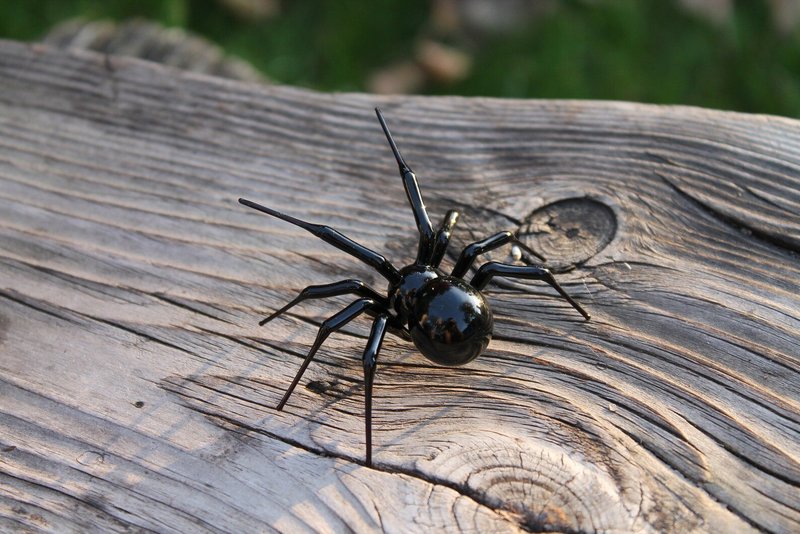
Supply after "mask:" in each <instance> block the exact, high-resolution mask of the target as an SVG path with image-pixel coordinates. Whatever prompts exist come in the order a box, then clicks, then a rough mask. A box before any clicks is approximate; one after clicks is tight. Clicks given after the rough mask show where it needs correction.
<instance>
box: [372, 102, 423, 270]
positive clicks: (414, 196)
mask: <svg viewBox="0 0 800 534" xmlns="http://www.w3.org/2000/svg"><path fill="white" fill-rule="evenodd" d="M375 114H376V115H377V116H378V121H379V122H380V123H381V128H383V133H384V134H385V135H386V140H387V141H389V146H390V147H391V149H392V152H393V153H394V158H395V159H396V160H397V166H398V167H399V168H400V176H401V177H402V178H403V187H404V188H405V190H406V196H407V197H408V202H409V204H411V210H412V211H413V212H414V220H415V221H416V223H417V230H419V247H418V248H417V260H416V263H417V264H421V263H424V262H425V261H426V260H427V259H428V258H430V257H431V252H432V251H433V247H434V242H435V239H436V236H435V235H434V233H433V225H432V224H431V220H430V219H429V218H428V212H427V211H426V210H425V204H424V203H423V202H422V193H420V191H419V184H418V183H417V177H416V175H415V174H414V172H413V171H412V170H411V168H410V167H409V166H408V165H406V162H405V160H403V156H402V155H401V154H400V151H399V150H398V149H397V145H396V144H395V142H394V138H393V137H392V134H391V133H390V132H389V127H388V126H387V125H386V120H385V119H384V118H383V113H381V110H380V109H379V108H375Z"/></svg>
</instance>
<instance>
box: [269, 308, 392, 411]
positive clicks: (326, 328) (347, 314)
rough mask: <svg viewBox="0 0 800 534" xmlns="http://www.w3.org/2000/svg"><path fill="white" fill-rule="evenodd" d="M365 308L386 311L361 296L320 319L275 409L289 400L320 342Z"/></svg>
mask: <svg viewBox="0 0 800 534" xmlns="http://www.w3.org/2000/svg"><path fill="white" fill-rule="evenodd" d="M367 310H372V311H375V312H376V313H383V312H386V308H385V307H383V306H382V305H380V304H378V303H376V302H375V301H374V300H372V299H368V298H362V299H358V300H356V301H355V302H352V303H351V304H350V305H349V306H347V307H346V308H345V309H343V310H342V311H340V312H339V313H337V314H336V315H333V316H331V317H328V318H327V319H325V320H324V321H322V326H320V327H319V332H317V339H315V340H314V344H313V345H312V346H311V350H310V351H308V356H306V359H305V360H304V361H303V365H301V366H300V370H299V371H297V375H296V376H295V377H294V380H292V383H291V385H290V386H289V389H287V390H286V393H285V394H284V395H283V398H282V399H281V402H279V403H278V406H277V409H278V410H283V407H284V405H285V404H286V401H288V400H289V397H290V396H291V395H292V392H293V391H294V388H295V387H296V386H297V383H298V382H300V379H301V378H302V377H303V373H305V371H306V368H307V367H308V364H309V363H311V360H312V359H313V358H314V355H315V354H316V353H317V350H319V348H320V346H321V345H322V343H323V342H324V341H325V340H326V339H327V338H328V336H329V335H331V334H332V333H333V332H336V331H337V330H339V329H340V328H342V327H343V326H344V325H346V324H347V323H349V322H350V321H352V320H353V319H355V318H356V317H358V316H359V315H361V314H362V313H364V312H365V311H367Z"/></svg>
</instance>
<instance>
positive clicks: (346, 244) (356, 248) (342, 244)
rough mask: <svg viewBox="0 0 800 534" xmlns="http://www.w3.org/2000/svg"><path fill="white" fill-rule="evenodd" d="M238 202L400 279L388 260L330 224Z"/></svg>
mask: <svg viewBox="0 0 800 534" xmlns="http://www.w3.org/2000/svg"><path fill="white" fill-rule="evenodd" d="M239 203H240V204H244V205H245V206H247V207H250V208H253V209H256V210H258V211H261V212H263V213H266V214H267V215H272V216H273V217H277V218H278V219H281V220H284V221H286V222H288V223H292V224H294V225H296V226H299V227H300V228H302V229H304V230H307V231H308V232H311V233H312V234H313V235H315V236H317V237H318V238H320V239H322V240H323V241H325V242H326V243H329V244H331V245H333V246H334V247H336V248H338V249H339V250H342V251H344V252H346V253H348V254H350V255H351V256H353V257H355V258H357V259H359V260H361V261H363V262H364V263H366V264H367V265H369V266H370V267H372V268H373V269H375V270H376V271H378V273H380V274H381V276H383V277H384V278H386V279H387V280H389V282H392V283H396V282H399V280H400V273H399V272H397V269H396V268H395V267H394V265H392V264H391V263H390V262H389V260H387V259H386V258H384V257H383V256H381V255H380V254H378V253H377V252H375V251H373V250H370V249H368V248H367V247H365V246H364V245H360V244H358V243H356V242H355V241H353V240H352V239H350V238H349V237H347V236H345V235H343V234H341V233H339V232H337V231H336V230H334V229H333V228H331V227H330V226H323V225H321V224H312V223H309V222H306V221H302V220H300V219H296V218H294V217H292V216H291V215H286V214H284V213H281V212H279V211H276V210H274V209H272V208H268V207H266V206H262V205H261V204H256V203H255V202H252V201H250V200H247V199H244V198H240V199H239Z"/></svg>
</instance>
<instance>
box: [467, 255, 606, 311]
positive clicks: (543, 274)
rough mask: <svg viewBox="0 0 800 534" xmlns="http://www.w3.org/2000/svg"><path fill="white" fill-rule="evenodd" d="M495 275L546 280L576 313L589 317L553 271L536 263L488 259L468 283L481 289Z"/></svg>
mask: <svg viewBox="0 0 800 534" xmlns="http://www.w3.org/2000/svg"><path fill="white" fill-rule="evenodd" d="M495 276H505V277H508V278H526V279H528V280H542V281H544V282H547V283H548V284H550V286H551V287H552V288H553V289H555V290H556V291H558V294H559V295H561V296H562V297H563V298H564V299H565V300H566V301H567V302H569V303H570V305H572V307H573V308H575V309H576V310H577V311H578V313H580V314H581V315H583V317H584V319H586V320H587V321H588V320H589V319H590V318H591V316H590V315H589V313H587V311H586V310H584V309H583V308H582V307H581V305H580V304H578V303H577V302H575V301H574V300H573V299H572V297H570V296H569V295H568V294H567V292H566V291H564V288H563V287H561V285H560V284H559V283H558V282H557V281H556V279H555V277H554V276H553V273H551V272H550V271H549V270H547V269H545V268H544V267H541V266H538V265H509V264H506V263H498V262H496V261H490V262H489V263H486V264H484V265H483V266H481V268H480V269H478V272H477V273H475V276H474V277H473V278H472V281H471V282H470V284H471V285H472V287H474V288H475V289H477V290H478V291H481V290H483V288H484V287H486V284H488V283H489V280H491V279H492V278H493V277H495Z"/></svg>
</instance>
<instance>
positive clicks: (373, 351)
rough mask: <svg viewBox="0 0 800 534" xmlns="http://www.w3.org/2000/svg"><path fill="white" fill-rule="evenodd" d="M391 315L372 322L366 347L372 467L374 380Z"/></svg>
mask: <svg viewBox="0 0 800 534" xmlns="http://www.w3.org/2000/svg"><path fill="white" fill-rule="evenodd" d="M388 320H389V315H388V314H386V313H380V314H378V316H377V317H375V321H373V323H372V331H371V332H370V333H369V341H367V347H366V348H365V349H364V357H363V362H364V425H365V429H364V430H365V436H366V442H367V461H366V463H367V467H372V382H373V381H374V379H375V365H376V364H377V362H378V352H380V350H381V345H382V344H383V338H384V336H385V335H386V329H387V322H388Z"/></svg>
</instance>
